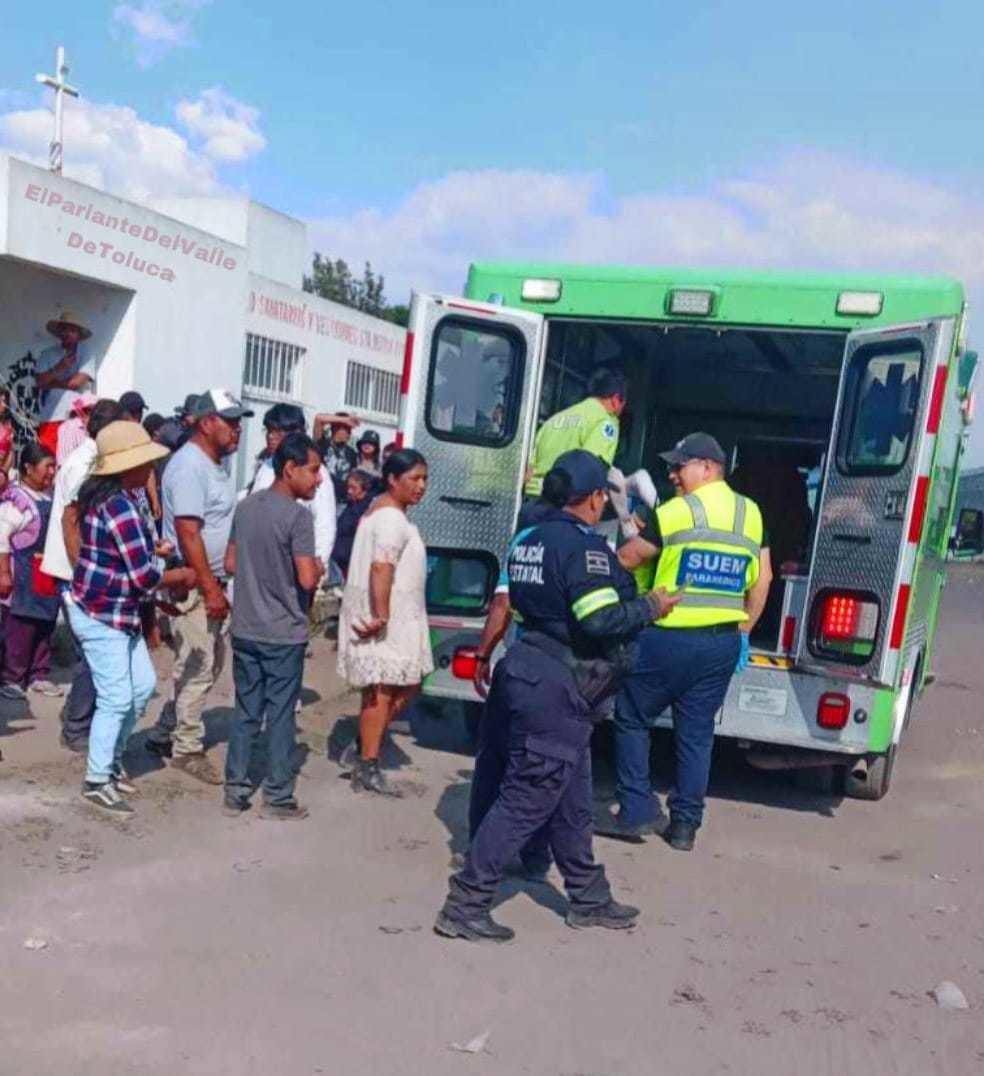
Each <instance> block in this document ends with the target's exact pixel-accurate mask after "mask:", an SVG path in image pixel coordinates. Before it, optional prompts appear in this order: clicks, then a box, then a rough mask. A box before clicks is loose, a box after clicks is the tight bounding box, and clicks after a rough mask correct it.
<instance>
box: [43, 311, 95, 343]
mask: <svg viewBox="0 0 984 1076" xmlns="http://www.w3.org/2000/svg"><path fill="white" fill-rule="evenodd" d="M66 325H70V326H71V327H72V328H73V329H78V330H79V339H81V340H88V339H89V337H90V336H92V331H91V330H90V329H87V328H86V327H85V326H84V325H83V324H82V322H81V321H79V319H78V317H76V314H75V311H74V310H63V311H62V312H61V313H60V314H59V315H58V317H57V318H52V320H51V321H49V322H48V324H47V325H45V328H46V329H47V330H48V332H50V333H51V335H52V336H61V331H62V329H64V328H65V326H66Z"/></svg>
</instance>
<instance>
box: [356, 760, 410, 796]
mask: <svg viewBox="0 0 984 1076" xmlns="http://www.w3.org/2000/svg"><path fill="white" fill-rule="evenodd" d="M352 791H353V792H363V791H365V792H374V793H375V794H376V795H377V796H389V797H390V798H392V799H400V798H401V797H402V796H403V793H402V792H401V791H400V790H399V789H398V788H394V787H393V786H392V785H391V784H390V783H389V781H387V780H386V775H385V774H384V773H383V771H382V770H381V769H380V768H379V760H378V759H375V758H373V759H361V758H360V759H359V761H358V762H357V763H356V766H355V769H354V770H353V771H352Z"/></svg>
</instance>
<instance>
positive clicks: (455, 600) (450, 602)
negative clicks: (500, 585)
mask: <svg viewBox="0 0 984 1076" xmlns="http://www.w3.org/2000/svg"><path fill="white" fill-rule="evenodd" d="M497 571H498V566H497V564H496V560H495V557H493V556H492V555H491V554H490V553H481V552H475V551H471V550H469V551H467V552H465V551H463V550H458V549H433V548H429V549H428V550H427V611H428V612H429V613H435V614H439V613H443V614H444V615H445V616H454V615H457V616H484V615H485V611H486V609H487V608H488V604H489V600H490V598H491V597H492V592H493V590H494V589H495V583H496V572H497Z"/></svg>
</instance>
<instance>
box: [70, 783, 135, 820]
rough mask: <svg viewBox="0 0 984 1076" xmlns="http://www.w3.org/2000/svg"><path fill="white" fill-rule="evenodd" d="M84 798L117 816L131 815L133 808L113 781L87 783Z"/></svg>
mask: <svg viewBox="0 0 984 1076" xmlns="http://www.w3.org/2000/svg"><path fill="white" fill-rule="evenodd" d="M82 798H83V799H84V800H88V802H89V803H94V804H95V805H96V806H97V807H101V808H102V809H103V810H104V811H108V812H109V813H110V814H115V815H121V816H125V815H131V814H133V808H132V807H131V806H130V805H129V803H127V802H126V800H125V799H124V798H123V797H122V796H121V795H120V794H119V792H118V790H117V788H116V786H115V785H114V784H113V782H112V781H103V782H101V783H97V782H95V781H86V782H85V783H84V784H83V785H82Z"/></svg>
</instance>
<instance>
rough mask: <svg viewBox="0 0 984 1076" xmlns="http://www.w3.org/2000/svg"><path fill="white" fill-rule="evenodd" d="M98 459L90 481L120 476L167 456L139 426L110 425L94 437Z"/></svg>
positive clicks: (128, 424) (115, 423)
mask: <svg viewBox="0 0 984 1076" xmlns="http://www.w3.org/2000/svg"><path fill="white" fill-rule="evenodd" d="M96 448H97V449H98V451H99V457H98V459H97V460H96V465H95V467H93V469H92V475H93V477H99V478H102V477H104V476H106V475H111V474H123V473H124V472H126V471H132V470H134V469H135V468H136V467H143V465H144V464H145V463H153V462H154V461H155V460H162V459H163V458H164V457H165V456H168V455H170V453H169V452H168V450H167V449H166V448H165V447H164V446H163V445H158V444H155V443H154V442H153V441H151V439H150V437H148V436H147V431H146V430H145V429H144V428H143V426H141V425H140V423H139V422H122V421H121V422H111V423H110V424H109V425H108V426H104V427H103V428H102V429H101V430H100V431H99V435H98V437H96Z"/></svg>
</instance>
